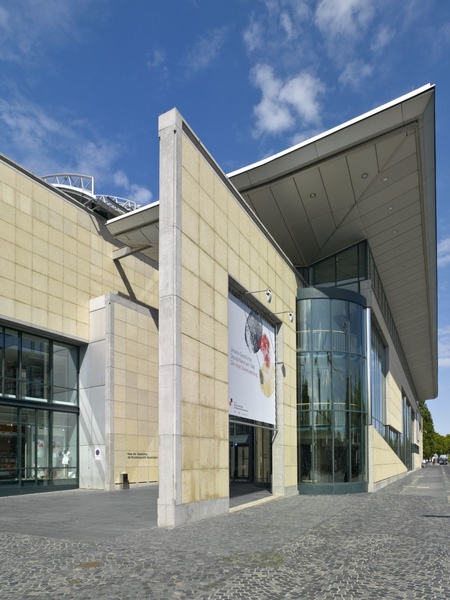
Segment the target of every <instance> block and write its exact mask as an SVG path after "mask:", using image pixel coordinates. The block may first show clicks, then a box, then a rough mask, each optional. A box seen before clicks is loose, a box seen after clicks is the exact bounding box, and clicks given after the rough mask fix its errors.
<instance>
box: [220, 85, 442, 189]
mask: <svg viewBox="0 0 450 600" xmlns="http://www.w3.org/2000/svg"><path fill="white" fill-rule="evenodd" d="M434 87H435V85H434V84H431V83H427V84H426V85H423V86H422V87H420V88H417V89H416V90H413V91H412V92H409V93H408V94H405V95H404V96H400V97H399V98H395V99H394V100H391V101H390V102H387V103H386V104H383V105H382V106H378V107H377V108H374V109H372V110H370V111H368V112H366V113H364V114H363V115H360V116H359V117H355V118H354V119H350V120H349V121H346V122H345V123H342V124H341V125H338V126H337V127H333V128H332V129H328V130H327V131H324V132H323V133H319V134H318V135H316V136H314V137H312V138H309V139H307V140H303V142H300V143H299V144H296V145H295V146H291V147H290V148H287V149H286V150H282V151H281V152H278V153H277V154H273V155H272V156H268V157H266V158H263V159H262V160H260V161H257V162H255V163H252V164H251V165H247V166H246V167H241V168H240V169H237V170H236V171H232V172H231V173H227V177H230V178H231V177H235V176H236V175H240V174H241V173H245V172H246V171H251V170H252V169H255V168H257V167H261V166H262V165H265V164H267V163H269V162H271V161H273V160H275V159H277V158H281V157H282V156H286V154H290V153H291V152H294V151H295V150H298V149H299V148H302V147H304V146H308V145H309V144H312V143H313V142H316V141H317V140H320V139H322V138H324V137H326V136H328V135H331V134H333V133H336V132H337V131H340V130H342V129H345V128H346V127H350V125H354V124H355V123H358V122H359V121H364V119H367V118H369V117H372V116H373V115H376V114H378V113H380V112H383V111H384V110H387V109H389V108H392V107H393V106H396V105H397V104H401V103H402V102H405V101H406V100H410V99H411V98H414V97H415V96H420V95H421V94H423V93H424V92H427V91H429V90H431V89H433V88H434Z"/></svg>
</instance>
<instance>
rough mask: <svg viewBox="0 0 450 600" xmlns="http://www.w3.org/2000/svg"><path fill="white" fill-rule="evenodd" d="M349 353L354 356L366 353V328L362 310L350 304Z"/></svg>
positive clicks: (356, 305)
mask: <svg viewBox="0 0 450 600" xmlns="http://www.w3.org/2000/svg"><path fill="white" fill-rule="evenodd" d="M348 324H349V343H350V347H349V351H350V352H353V353H355V354H362V355H365V353H366V335H365V331H366V327H365V323H364V309H363V307H362V306H360V305H359V304H354V303H353V302H350V305H349V319H348Z"/></svg>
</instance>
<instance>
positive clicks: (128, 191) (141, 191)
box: [113, 170, 153, 205]
mask: <svg viewBox="0 0 450 600" xmlns="http://www.w3.org/2000/svg"><path fill="white" fill-rule="evenodd" d="M113 179H114V183H115V184H116V186H117V187H120V188H122V189H123V190H124V194H125V196H126V198H127V200H134V202H137V203H138V204H141V205H143V204H148V203H149V202H150V201H151V200H152V198H153V195H152V193H151V191H150V190H149V189H148V188H146V187H144V186H142V185H137V184H136V183H130V181H129V179H128V176H127V174H126V173H125V172H124V171H122V170H119V171H116V172H115V173H114V175H113Z"/></svg>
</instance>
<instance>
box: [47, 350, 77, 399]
mask: <svg viewBox="0 0 450 600" xmlns="http://www.w3.org/2000/svg"><path fill="white" fill-rule="evenodd" d="M52 356H53V402H56V403H58V404H76V402H77V378H78V351H77V348H74V347H73V346H66V345H64V344H59V343H56V342H54V343H53V355H52Z"/></svg>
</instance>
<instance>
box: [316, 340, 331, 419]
mask: <svg viewBox="0 0 450 600" xmlns="http://www.w3.org/2000/svg"><path fill="white" fill-rule="evenodd" d="M313 403H314V407H315V408H317V409H326V408H329V407H330V404H331V352H314V353H313Z"/></svg>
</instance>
